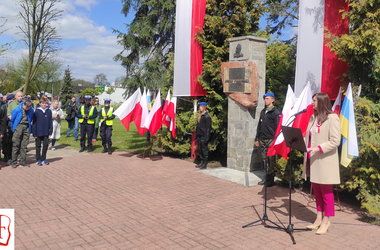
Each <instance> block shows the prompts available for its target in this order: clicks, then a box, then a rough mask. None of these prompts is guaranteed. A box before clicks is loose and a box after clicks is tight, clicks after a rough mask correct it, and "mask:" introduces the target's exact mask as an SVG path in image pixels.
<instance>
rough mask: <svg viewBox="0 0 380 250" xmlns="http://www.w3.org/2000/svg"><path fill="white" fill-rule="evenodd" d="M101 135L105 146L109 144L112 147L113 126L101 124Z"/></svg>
mask: <svg viewBox="0 0 380 250" xmlns="http://www.w3.org/2000/svg"><path fill="white" fill-rule="evenodd" d="M100 137H101V138H102V145H103V147H105V146H108V147H109V148H110V147H111V146H112V139H111V137H112V126H107V125H104V124H102V125H101V126H100Z"/></svg>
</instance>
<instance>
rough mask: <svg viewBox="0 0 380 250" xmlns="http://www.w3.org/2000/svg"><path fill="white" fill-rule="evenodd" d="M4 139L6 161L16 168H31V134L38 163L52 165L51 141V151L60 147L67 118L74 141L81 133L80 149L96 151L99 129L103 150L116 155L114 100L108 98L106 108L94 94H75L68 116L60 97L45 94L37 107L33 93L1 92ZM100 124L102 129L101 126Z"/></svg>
mask: <svg viewBox="0 0 380 250" xmlns="http://www.w3.org/2000/svg"><path fill="white" fill-rule="evenodd" d="M0 104H1V105H0V138H1V147H2V152H3V156H4V162H7V164H8V165H11V166H12V167H13V168H16V167H17V166H22V167H29V166H30V165H29V164H28V163H27V162H26V153H27V146H28V144H29V138H30V136H33V137H34V139H35V145H36V164H37V165H38V166H41V165H49V162H48V161H47V160H46V155H47V151H48V148H49V144H50V142H51V150H56V148H55V143H56V141H57V139H59V138H60V136H61V121H62V120H64V119H65V120H67V122H68V132H67V136H66V137H69V136H70V134H71V131H73V136H74V141H77V140H78V134H79V128H80V133H81V138H80V145H81V149H80V151H79V152H83V151H84V150H85V147H86V138H87V151H88V152H91V151H92V142H94V141H96V138H97V135H98V130H100V137H101V138H102V145H103V151H102V153H108V154H112V150H111V146H112V140H111V137H112V126H113V120H114V119H115V116H114V115H113V108H112V107H111V106H110V100H105V101H104V107H101V106H100V105H99V99H98V98H97V97H94V98H92V97H91V96H81V97H80V98H78V99H77V98H76V96H73V97H72V98H71V100H70V101H69V102H68V104H67V107H66V115H65V114H64V111H63V110H62V109H61V106H62V104H61V102H60V101H59V100H58V96H54V97H53V100H50V99H48V97H47V96H42V97H41V98H40V99H39V101H38V103H37V104H36V106H35V107H34V104H33V102H32V100H31V98H30V96H24V95H23V93H22V92H21V91H17V92H16V93H15V94H10V95H7V96H3V95H2V94H0ZM99 127H100V129H99ZM0 169H1V167H0Z"/></svg>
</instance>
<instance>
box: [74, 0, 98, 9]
mask: <svg viewBox="0 0 380 250" xmlns="http://www.w3.org/2000/svg"><path fill="white" fill-rule="evenodd" d="M97 4H98V3H97V1H96V0H75V5H77V6H81V7H84V8H86V9H87V10H90V9H91V7H92V5H97Z"/></svg>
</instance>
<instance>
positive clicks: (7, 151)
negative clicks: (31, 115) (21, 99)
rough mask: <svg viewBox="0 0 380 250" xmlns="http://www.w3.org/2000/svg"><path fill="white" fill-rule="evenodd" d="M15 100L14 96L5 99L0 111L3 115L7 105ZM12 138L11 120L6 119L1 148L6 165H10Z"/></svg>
mask: <svg viewBox="0 0 380 250" xmlns="http://www.w3.org/2000/svg"><path fill="white" fill-rule="evenodd" d="M14 98H15V96H14V94H10V95H7V98H6V103H5V104H3V105H1V107H0V108H1V109H2V110H3V111H4V113H5V114H7V110H8V105H9V103H11V102H12V101H13V99H14ZM12 136H13V131H12V127H11V120H10V119H9V118H8V116H7V119H6V125H5V133H4V136H3V138H2V148H3V154H4V162H7V163H8V165H10V164H11V161H10V160H11V159H12V147H13V144H12Z"/></svg>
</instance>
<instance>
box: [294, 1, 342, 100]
mask: <svg viewBox="0 0 380 250" xmlns="http://www.w3.org/2000/svg"><path fill="white" fill-rule="evenodd" d="M348 4H349V2H348V1H347V0H300V3H299V21H298V43H297V65H296V79H295V94H296V96H297V97H298V96H299V95H300V93H301V91H302V90H303V89H304V87H305V86H306V84H307V82H308V81H310V83H311V87H312V93H318V92H325V93H327V94H328V95H329V96H330V97H335V95H336V93H337V92H338V89H339V87H340V83H341V80H342V75H343V74H344V73H345V72H347V70H348V64H347V63H346V62H343V61H340V60H339V58H338V56H337V55H335V54H334V53H333V52H332V51H331V50H330V48H329V47H327V46H326V45H325V39H326V31H325V29H324V28H325V27H327V28H328V30H329V31H330V32H331V33H332V34H334V35H338V36H339V35H342V34H348V31H349V29H348V19H347V18H346V19H342V13H340V10H348V8H349V7H348Z"/></svg>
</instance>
